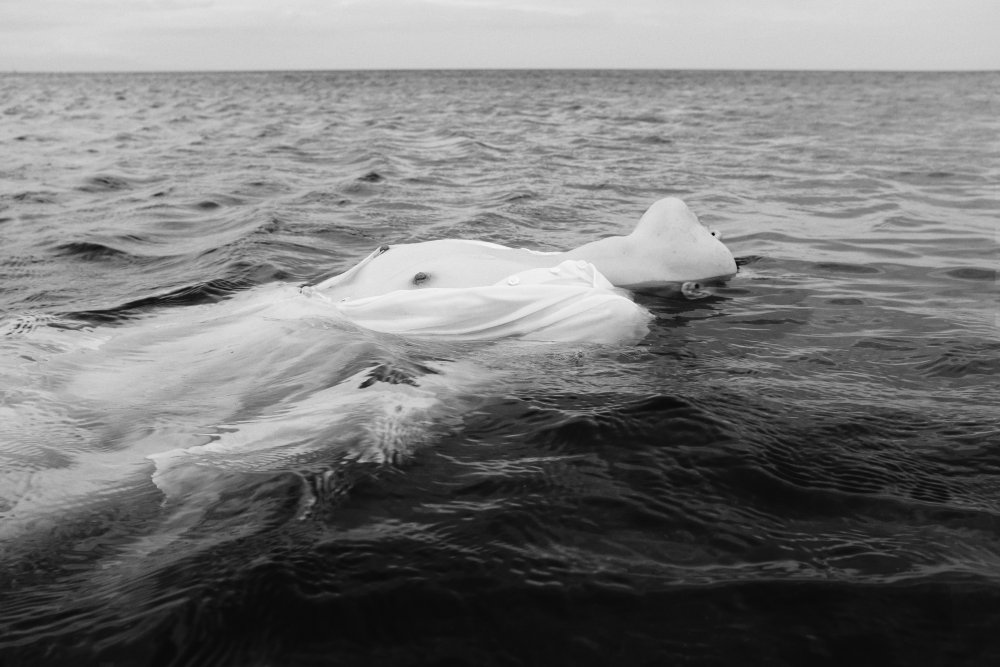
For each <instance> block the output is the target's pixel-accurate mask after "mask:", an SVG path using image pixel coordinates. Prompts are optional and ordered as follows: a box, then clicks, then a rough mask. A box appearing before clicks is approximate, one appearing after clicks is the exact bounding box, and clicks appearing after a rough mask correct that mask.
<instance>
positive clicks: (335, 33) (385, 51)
mask: <svg viewBox="0 0 1000 667" xmlns="http://www.w3.org/2000/svg"><path fill="white" fill-rule="evenodd" d="M481 67H487V68H497V67H501V68H504V67H509V68H522V67H533V68H564V67H574V68H578V67H583V68H603V67H611V68H617V67H626V68H666V69H677V68H718V69H732V68H737V69H1000V0H0V71H12V70H17V71H32V70H43V71H79V70H245V69H253V70H275V69H279V70H282V69H344V68H350V69H355V68H391V69H395V68H481Z"/></svg>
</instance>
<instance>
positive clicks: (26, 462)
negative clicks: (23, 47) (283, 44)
mask: <svg viewBox="0 0 1000 667" xmlns="http://www.w3.org/2000/svg"><path fill="white" fill-rule="evenodd" d="M998 90H1000V75H998V74H997V73H970V74H919V73H910V74H892V73H884V74H852V73H827V74H823V73H809V74H806V73H711V72H699V73H671V72H602V73H590V72H573V73H569V72H513V73H511V72H489V73H479V72H440V73H420V72H410V73H378V72H373V73H287V74H285V73H270V74H190V75H188V74H178V75H173V74H158V75H139V74H128V75H0V114H2V115H0V147H2V155H3V160H2V161H0V239H2V247H0V312H2V314H3V315H2V321H0V328H2V329H3V331H4V335H3V337H2V338H0V399H2V401H3V403H2V404H0V417H2V418H3V420H4V424H3V426H0V437H2V440H0V466H2V467H0V512H2V514H0V520H2V521H3V522H4V524H3V525H2V526H0V567H2V570H0V664H3V665H5V666H6V665H21V664H23V665H40V664H56V665H62V664H66V665H69V664H73V665H83V664H95V665H96V664H109V665H110V664H115V665H118V664H121V665H133V664H134V665H145V664H149V665H309V664H317V665H318V664H345V665H346V664H370V665H459V664H470V665H519V664H527V665H562V664H564V665H586V664H616V665H654V664H657V665H658V664H739V665H748V664H768V665H780V664H788V665H800V664H809V665H844V664H876V663H877V664H881V665H886V664H898V665H913V664H942V665H944V664H947V665H986V664H996V663H997V661H998V660H1000V639H998V635H997V628H998V627H1000V417H998V414H1000V413H998V409H997V405H1000V385H998V375H1000V332H998V291H997V269H998V256H1000V255H998V237H997V233H998V232H997V229H998V227H997V219H998V217H1000V201H998V200H1000V198H998V185H997V184H998V183H1000V140H998V137H1000V101H998V99H997V91H998ZM667 195H676V196H680V197H682V198H684V199H685V200H686V201H687V202H688V203H689V204H690V205H691V206H692V208H693V209H694V210H695V211H696V212H697V213H698V214H699V215H700V216H701V218H702V220H703V221H705V222H706V223H708V224H710V225H712V226H713V227H715V228H717V229H719V230H720V231H721V232H722V233H723V235H724V239H725V241H726V243H727V244H728V245H729V247H730V248H731V249H732V250H733V252H734V254H735V255H737V256H738V257H740V258H741V260H740V261H741V264H742V265H741V271H740V273H739V274H738V275H737V277H736V278H735V279H734V280H733V281H732V282H731V283H730V284H729V286H728V287H726V288H722V289H720V290H719V291H718V293H717V294H716V295H715V296H713V297H711V298H708V299H705V300H701V301H685V300H671V299H666V298H653V297H639V300H640V301H641V302H642V303H643V304H644V305H646V306H647V307H648V308H650V309H651V310H652V311H653V312H654V313H655V314H656V315H657V316H658V319H657V321H656V322H655V323H654V324H653V327H652V331H651V332H650V334H649V335H648V336H647V338H646V339H645V340H644V341H642V342H641V343H640V344H639V345H638V346H630V347H600V346H576V347H566V346H534V347H531V348H530V349H525V348H523V347H519V346H517V345H513V344H506V343H504V342H503V341H501V342H498V343H496V344H492V345H480V346H473V345H444V344H435V343H425V342H414V341H405V340H399V339H393V338H392V337H388V336H381V337H379V336H365V335H363V334H360V333H353V334H352V333H350V332H346V331H333V332H332V333H330V334H329V336H325V335H324V336H318V335H317V333H316V331H315V329H313V330H306V329H294V330H293V329H280V330H279V329H275V330H274V331H271V330H246V331H244V330H240V329H239V321H238V320H237V321H235V324H234V326H236V327H237V328H236V329H235V330H234V331H235V332H236V333H235V334H233V335H231V336H230V337H229V338H226V339H225V341H224V342H225V344H227V345H228V344H230V343H232V344H233V345H234V346H235V345H236V344H237V343H241V344H242V345H243V347H242V348H234V349H245V350H249V352H245V353H241V354H242V356H239V357H233V361H229V362H226V363H214V362H213V363H214V365H212V364H209V363H208V360H204V363H202V362H203V360H201V359H200V358H199V359H192V358H189V357H185V356H184V355H185V354H187V352H188V351H187V350H186V349H183V348H176V349H175V348H170V347H169V346H167V344H166V343H164V346H163V347H156V346H155V345H152V346H147V347H143V345H145V344H146V343H147V341H148V339H149V337H154V338H155V337H156V336H158V335H161V334H162V335H165V334H163V331H165V330H166V329H165V328H164V327H167V328H169V327H168V325H165V324H162V323H163V322H168V323H170V324H169V326H170V327H174V329H170V331H184V332H186V333H193V332H195V331H197V330H198V329H199V326H200V325H199V324H198V322H200V320H198V319H197V318H198V317H202V316H205V317H207V315H204V314H205V313H211V312H216V311H212V309H213V308H225V307H226V305H227V304H229V303H231V302H233V300H234V299H238V298H240V296H241V295H244V294H246V293H248V291H252V290H254V289H257V290H267V289H271V288H275V289H277V285H276V284H277V283H280V282H293V281H300V280H303V279H306V278H309V277H311V276H313V275H315V274H318V273H321V272H325V271H329V270H336V269H345V268H347V267H349V266H351V265H352V264H353V263H354V262H356V261H357V260H359V259H360V258H361V257H363V256H364V255H365V254H367V253H368V252H369V251H370V250H371V248H372V247H373V246H374V245H377V244H378V243H382V242H404V241H416V240H428V239H433V238H444V237H465V238H478V239H484V240H489V241H496V242H500V243H504V244H508V245H518V246H528V247H535V248H540V249H550V250H551V249H562V248H567V247H571V246H574V245H578V244H580V243H583V242H585V241H589V240H592V239H593V238H595V237H597V236H601V235H606V234H610V233H624V232H627V231H629V230H630V229H631V227H632V225H633V224H634V221H635V220H636V219H637V218H638V216H639V215H640V214H641V213H642V211H643V210H644V208H645V207H646V206H648V205H649V204H650V203H652V202H653V201H654V200H656V199H658V198H660V197H663V196H667ZM218 312H221V311H218ZM275 326H277V325H275ZM157 327H159V328H157ZM183 327H188V329H183ZM157 332H159V333H157ZM231 333H232V332H231ZM118 335H122V336H128V335H131V338H127V337H126V338H125V340H131V341H132V345H133V347H117V348H116V347H112V348H111V349H110V350H108V349H106V348H107V346H108V345H110V343H107V341H108V340H112V339H113V340H119V339H118V338H115V336H118ZM220 344H221V343H220ZM102 345H103V346H104V347H103V348H102ZM220 349H221V348H220ZM368 367H372V368H374V369H375V370H373V371H372V373H373V374H372V375H371V376H370V378H369V380H370V381H367V382H366V384H368V385H372V383H374V384H375V385H377V386H374V387H372V389H373V391H372V392H371V393H361V392H358V391H355V393H354V394H351V395H347V394H345V395H343V396H342V395H340V394H330V395H331V396H333V397H334V398H333V399H331V401H332V402H331V404H330V405H331V408H330V414H329V418H328V419H327V418H326V417H325V415H324V413H323V412H322V411H319V412H317V413H316V414H313V416H312V417H310V421H308V422H302V424H303V427H302V428H301V429H300V430H299V431H295V432H290V431H288V432H286V431H282V430H280V429H277V430H273V431H267V432H266V437H265V436H262V437H261V439H260V440H259V441H257V442H258V446H259V447H260V448H259V449H257V450H254V451H253V452H237V455H234V456H233V457H232V458H231V460H229V461H228V462H227V463H226V465H222V464H221V463H219V462H208V463H205V462H202V463H203V465H202V464H199V466H200V467H199V466H195V467H193V468H191V469H192V470H194V469H197V470H198V471H199V473H198V474H199V475H202V477H192V478H190V479H194V480H195V482H190V481H188V482H187V486H185V487H183V489H182V490H181V492H180V493H176V492H175V494H174V495H172V494H171V493H170V492H167V491H164V484H163V483H162V481H161V482H160V483H159V485H158V484H154V483H153V482H152V481H150V480H151V479H152V477H153V475H154V471H153V467H152V465H151V464H150V462H149V459H147V458H146V457H147V456H150V455H156V454H157V452H162V451H166V450H172V449H174V448H176V447H181V448H184V447H191V446H196V445H197V444H198V443H199V442H202V440H199V438H206V437H208V436H209V435H211V436H212V437H215V438H217V439H221V440H220V441H223V442H224V441H225V438H226V437H227V434H228V433H230V432H232V431H233V429H234V428H235V427H232V424H239V425H240V428H242V429H244V431H247V432H249V430H251V429H252V428H253V427H255V426H256V427H260V428H262V429H263V428H265V427H267V426H268V425H269V424H271V422H269V421H268V420H269V419H277V418H279V417H280V415H281V414H283V413H282V412H281V410H284V409H285V408H286V406H291V405H297V404H301V403H302V402H305V403H308V402H309V399H310V398H313V399H314V402H318V403H319V404H320V405H321V406H322V404H323V403H322V401H323V400H326V399H325V397H326V396H327V394H325V393H323V392H327V391H339V390H338V388H339V387H341V386H344V383H345V382H346V380H345V378H353V377H354V376H353V375H352V374H353V373H355V372H357V371H359V369H360V370H364V369H365V368H368ZM199 373H200V374H199ZM73 383H75V384H73ZM435 383H436V384H435ZM353 386H354V385H352V387H353ZM66 387H76V389H75V391H76V393H75V394H74V393H72V392H69V393H67V392H68V390H66V389H65V388H66ZM363 391H364V392H368V391H369V389H364V390H363ZM60 392H63V393H60ZM376 392H377V393H376ZM407 392H409V393H407ZM74 397H75V398H74ZM369 397H372V398H369ZM376 398H377V400H376ZM337 401H340V402H337ZM379 401H381V403H379ZM376 403H377V405H376ZM344 406H347V407H344ZM380 406H381V407H380ZM348 407H349V410H348ZM408 411H409V412H408ZM390 414H395V415H398V414H402V415H403V417H407V415H410V414H412V415H413V418H412V419H411V420H409V421H407V419H403V418H400V419H396V420H395V421H392V420H390V421H387V420H386V419H387V418H386V415H390ZM275 415H277V417H276V416H275ZM317 415H318V416H317ZM393 419H395V418H393ZM227 425H228V426H227ZM226 429H229V430H228V431H227V430H226ZM237 430H238V429H237ZM206 434H207V435H206ZM260 443H264V445H260ZM373 443H374V444H373ZM265 445H266V446H265ZM373 447H374V448H376V449H378V452H379V455H378V456H376V455H369V454H370V452H372V451H375V450H374V449H372V448H373ZM379 448H380V449H379ZM359 452H362V453H360V454H359ZM366 452H367V453H366ZM210 463H211V464H210ZM227 466H228V467H227ZM185 479H189V478H185ZM199 480H202V481H199Z"/></svg>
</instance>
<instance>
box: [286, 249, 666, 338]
mask: <svg viewBox="0 0 1000 667" xmlns="http://www.w3.org/2000/svg"><path fill="white" fill-rule="evenodd" d="M375 254H376V253H373V255H372V256H370V257H369V258H368V259H371V258H372V257H374V256H375ZM367 261H368V260H367V259H366V260H364V261H363V262H362V263H361V264H359V265H358V266H357V267H355V268H354V269H351V270H350V271H348V272H346V273H344V274H341V275H340V276H335V277H334V278H331V279H329V280H326V281H324V282H322V283H320V284H319V285H316V286H314V287H303V288H302V292H303V294H306V295H307V296H310V297H314V298H318V299H323V300H327V301H329V303H330V304H331V305H332V306H333V307H334V308H336V310H337V311H338V312H339V313H340V314H341V315H343V316H344V317H345V318H346V319H347V320H349V321H351V322H353V323H355V324H357V325H359V326H362V327H365V328H367V329H371V330H374V331H381V332H385V333H395V334H405V335H415V336H433V337H450V338H456V339H462V340H482V339H494V338H503V337H517V338H522V339H527V340H544V341H560V342H578V341H579V342H582V341H586V342H594V343H619V342H634V341H637V340H639V339H641V338H642V337H643V336H644V335H645V334H646V332H647V325H648V323H649V320H650V319H652V317H653V316H652V315H651V314H650V313H649V311H648V310H646V309H645V308H643V307H642V306H640V305H638V304H637V303H635V302H634V301H632V299H631V298H630V297H629V293H628V292H627V291H625V290H621V289H618V288H616V287H615V286H614V285H612V284H611V283H610V282H609V281H608V279H607V278H605V277H604V276H603V275H602V274H601V273H600V272H599V271H598V270H597V268H596V267H594V265H593V264H590V263H589V262H586V261H584V260H576V261H573V260H567V261H564V262H562V263H560V264H557V265H555V266H552V267H550V268H545V269H528V270H526V271H520V272H518V273H515V274H512V275H510V276H508V277H507V278H504V279H503V280H500V281H498V282H497V283H495V284H493V285H487V286H480V287H425V288H419V289H409V290H397V291H393V292H388V293H386V294H380V295H376V296H370V297H364V298H357V299H353V298H346V299H342V300H340V301H332V300H330V299H329V298H328V297H326V296H325V295H324V294H323V290H324V289H325V288H329V287H332V286H335V285H337V284H339V283H341V282H343V281H344V280H346V279H349V278H350V277H351V275H352V274H353V273H354V271H355V270H357V269H358V268H360V267H361V266H362V265H363V264H364V263H365V262H367Z"/></svg>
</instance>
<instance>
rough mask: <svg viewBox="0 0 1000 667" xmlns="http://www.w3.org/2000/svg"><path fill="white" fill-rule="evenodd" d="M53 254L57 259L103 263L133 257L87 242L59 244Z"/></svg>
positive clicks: (126, 253)
mask: <svg viewBox="0 0 1000 667" xmlns="http://www.w3.org/2000/svg"><path fill="white" fill-rule="evenodd" d="M53 250H54V253H55V254H56V255H57V256H59V257H75V258H77V259H82V260H87V261H104V260H109V259H121V258H125V257H134V255H131V254H130V253H128V252H125V251H124V250H119V249H117V248H112V247H110V246H107V245H104V244H103V243H93V242H89V241H77V242H70V243H61V244H59V245H57V246H56V247H55V248H53Z"/></svg>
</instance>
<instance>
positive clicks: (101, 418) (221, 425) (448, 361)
mask: <svg viewBox="0 0 1000 667" xmlns="http://www.w3.org/2000/svg"><path fill="white" fill-rule="evenodd" d="M735 270H736V269H735V263H733V260H732V256H731V255H730V254H729V251H728V250H726V249H725V246H723V245H722V244H721V243H720V242H719V241H718V240H717V239H716V238H715V237H714V236H713V235H712V234H711V233H710V232H709V231H708V230H707V229H705V228H704V227H702V226H701V225H700V223H698V221H697V218H695V217H694V216H693V214H690V211H689V210H688V209H687V207H686V206H684V205H683V204H682V203H680V202H679V201H678V200H663V201H661V202H658V203H657V204H655V205H654V206H653V207H652V208H651V209H650V211H649V212H647V214H646V215H645V216H643V218H642V220H641V221H640V223H639V226H638V227H637V228H636V230H635V231H634V232H633V233H632V234H630V235H628V236H623V237H610V238H608V239H602V240H600V241H595V242H593V243H590V244H586V245H584V246H581V247H579V248H576V249H574V250H570V251H567V252H559V253H539V252H532V251H528V250H521V249H512V248H506V247H503V246H499V245H496V244H489V243H482V242H478V241H460V240H442V241H429V242H426V243H416V244H409V245H396V246H391V247H388V249H384V248H380V249H379V250H377V251H375V252H374V253H372V254H371V255H370V256H369V257H368V258H367V259H365V260H364V261H362V262H361V263H360V264H358V265H357V266H355V267H354V268H352V269H350V270H349V271H347V272H345V273H342V274H340V275H338V276H334V277H332V278H329V279H325V280H322V281H320V282H318V283H316V284H313V285H309V286H305V287H302V288H296V287H295V286H293V285H289V284H273V285H265V286H261V287H259V288H256V289H254V290H250V291H247V292H243V293H240V294H237V295H235V296H233V297H232V298H230V299H228V300H227V301H225V302H222V303H216V304H206V305H199V306H190V307H186V308H182V309H171V310H168V311H163V312H150V313H148V314H147V315H146V316H144V317H142V318H140V319H138V320H133V321H131V322H128V323H125V324H123V325H122V326H118V327H93V328H90V329H86V330H83V331H81V330H78V329H79V327H76V330H71V329H69V328H61V327H39V328H36V329H34V330H25V329H24V328H23V327H20V328H19V327H18V326H17V322H14V324H13V325H11V326H10V328H9V331H8V332H7V333H8V334H9V335H10V336H12V337H17V338H19V339H20V340H18V341H17V344H16V345H15V346H14V347H12V349H14V348H16V349H17V350H18V354H17V355H16V357H15V356H13V355H12V356H11V358H12V359H14V358H16V359H18V360H19V361H17V362H16V363H13V364H11V365H9V366H7V367H4V368H0V391H2V393H3V395H4V397H5V400H4V403H3V404H2V405H0V417H2V419H0V438H2V439H3V440H4V441H5V442H9V443H13V444H12V445H11V446H10V447H8V448H7V449H6V450H5V451H4V452H0V557H2V556H3V555H4V554H5V553H12V550H14V547H15V546H16V545H18V544H19V543H20V542H19V536H22V535H24V534H25V533H31V532H33V533H35V534H49V533H50V528H51V526H52V525H53V524H63V525H72V524H73V523H74V521H73V517H74V516H79V513H80V512H85V511H86V510H87V508H88V507H90V506H96V505H99V504H100V503H114V502H116V501H119V502H121V503H129V504H135V505H137V506H138V505H143V504H144V506H145V507H147V508H148V511H150V512H160V513H161V516H162V519H163V521H164V525H165V526H169V530H166V529H165V530H163V531H162V532H161V536H163V537H164V539H166V538H167V537H170V536H175V535H177V534H179V533H180V532H183V531H185V530H188V529H189V528H191V527H193V526H196V525H200V523H202V522H203V521H204V517H205V512H206V511H207V509H206V508H210V507H211V506H212V505H213V504H214V503H217V502H220V501H219V498H220V497H221V495H222V494H223V491H224V490H225V485H226V484H231V483H232V482H233V480H234V479H236V477H234V475H236V476H237V477H238V476H239V475H240V474H250V473H253V472H255V471H260V470H267V471H271V472H273V471H275V470H288V471H290V472H297V473H298V472H300V471H302V470H303V469H304V468H305V469H314V468H319V469H328V468H329V467H330V466H331V465H340V463H342V462H372V463H379V462H386V461H394V460H397V459H398V458H399V457H400V456H404V455H405V454H406V453H407V452H409V451H411V450H412V449H413V448H414V447H416V446H419V445H420V443H422V442H424V441H426V440H427V439H428V438H429V437H431V435H432V434H433V433H435V432H436V431H437V430H439V429H441V428H442V427H444V428H447V425H448V424H450V423H453V422H454V421H455V420H456V419H461V415H463V414H465V412H467V411H468V409H469V407H470V405H473V404H474V403H475V401H476V400H479V399H480V397H482V396H484V395H489V394H490V392H491V391H492V390H496V389H497V388H498V387H501V386H503V384H504V383H505V382H510V381H511V380H510V379H509V378H506V379H504V378H505V375H506V374H507V368H508V367H510V365H511V364H512V361H513V359H514V358H515V357H517V356H522V357H530V358H532V359H537V358H538V357H539V354H541V355H542V356H546V355H551V348H549V347H548V346H545V347H542V348H539V347H538V346H533V345H526V346H521V347H517V346H516V344H512V343H511V344H503V345H502V346H501V345H497V346H495V347H494V346H479V347H475V348H470V347H465V348H463V347H461V346H455V345H450V344H449V345H448V346H447V347H445V346H442V345H441V344H440V343H439V342H436V340H435V339H437V340H441V339H444V340H447V341H453V340H490V341H495V340H498V339H510V338H514V339H525V340H535V341H557V342H563V343H584V342H586V343H606V344H630V343H634V342H636V341H637V340H639V339H640V338H641V337H642V336H643V334H644V333H645V331H646V327H647V325H648V322H649V321H650V319H651V317H652V316H651V315H650V314H649V312H648V311H647V310H646V309H645V308H643V307H642V306H641V305H639V304H636V303H635V302H634V301H633V300H632V299H631V295H630V293H629V292H628V291H626V289H624V288H636V289H640V288H642V289H645V288H662V287H666V286H670V285H674V287H675V288H676V286H677V284H678V283H681V282H683V281H690V280H704V279H706V278H707V279H720V278H725V277H727V276H728V275H731V274H732V273H735ZM385 333H389V334H404V335H408V336H411V335H412V336H415V337H417V338H423V340H422V341H420V342H419V344H418V343H417V342H416V341H406V342H405V343H404V342H401V339H398V338H396V337H394V336H385V335H384V334H385ZM3 342H4V341H3V338H0V343H3ZM6 342H8V343H14V340H13V338H8V339H7V341H6ZM26 346H27V348H26ZM424 348H426V351H425V352H421V353H420V354H417V355H416V356H415V352H414V350H417V349H424ZM26 349H30V353H28V352H26V351H25V350H26ZM526 363H527V364H528V365H531V364H532V363H534V362H526ZM513 382H516V379H515V380H513ZM491 387H492V388H493V389H492V390H491V389H490V388H491ZM508 387H509V385H508ZM49 443H58V448H53V447H52V446H51V445H50V444H49ZM135 494H139V495H141V497H142V498H143V501H142V503H136V502H135V498H136V496H135ZM161 499H162V506H161V505H160V503H161ZM304 502H306V504H308V501H304ZM157 507H162V509H155V508H157ZM160 546H161V545H159V544H158V543H155V542H150V541H148V540H147V541H145V542H144V546H142V549H141V550H140V551H142V552H143V553H145V552H147V551H149V550H150V549H157V548H159V547H160ZM137 553H139V552H137Z"/></svg>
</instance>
